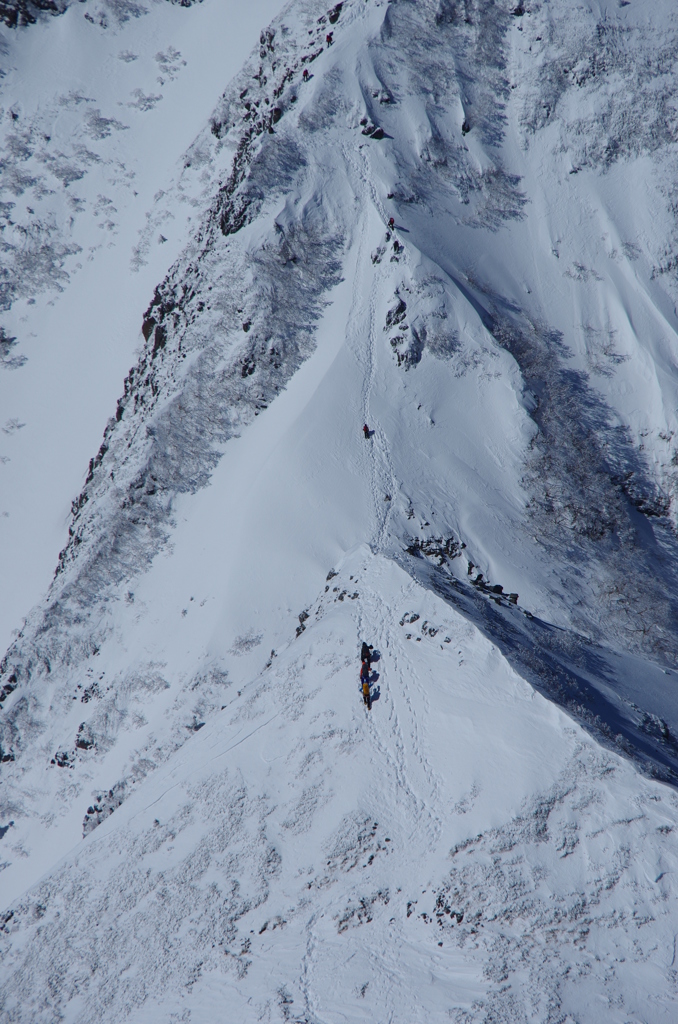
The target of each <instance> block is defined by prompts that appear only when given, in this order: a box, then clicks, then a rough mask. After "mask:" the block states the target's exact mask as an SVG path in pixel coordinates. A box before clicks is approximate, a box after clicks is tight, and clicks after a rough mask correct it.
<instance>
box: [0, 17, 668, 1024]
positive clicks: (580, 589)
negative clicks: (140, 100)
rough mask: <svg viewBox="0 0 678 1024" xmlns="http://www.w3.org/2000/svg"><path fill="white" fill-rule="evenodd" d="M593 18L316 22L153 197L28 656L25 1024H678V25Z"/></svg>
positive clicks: (13, 939)
mask: <svg viewBox="0 0 678 1024" xmlns="http://www.w3.org/2000/svg"><path fill="white" fill-rule="evenodd" d="M201 9H204V10H206V11H207V10H208V9H209V8H208V6H207V5H204V6H203V8H201ZM197 10H198V9H197V8H196V11H197ZM72 14H73V9H72V10H71V11H70V12H69V13H67V14H66V15H64V16H63V19H61V20H60V21H58V20H54V21H50V22H49V26H50V28H49V31H53V26H54V25H57V24H64V25H66V24H68V22H67V21H66V18H68V17H71V16H72ZM574 14H575V5H571V4H569V3H566V2H564V0H563V2H561V3H559V4H557V5H552V4H549V5H546V4H544V5H540V4H537V3H535V4H534V5H532V6H531V7H530V8H529V9H524V8H523V7H518V8H511V7H509V6H508V5H506V6H502V5H499V4H492V3H466V4H461V3H459V4H454V3H444V2H436V3H417V4H413V3H408V2H404V0H400V2H393V3H390V4H386V3H379V2H372V0H370V2H369V3H365V2H362V0H361V2H358V0H355V2H347V3H344V4H343V5H341V7H340V8H339V7H337V8H333V9H332V10H331V11H330V12H327V11H326V10H325V8H324V6H323V5H319V4H318V3H317V2H311V0H306V2H296V3H292V4H290V5H289V6H288V7H287V8H286V9H285V10H284V11H283V13H282V14H281V15H280V17H279V18H278V19H277V20H276V21H274V22H273V24H272V25H271V27H270V28H269V29H267V30H265V31H262V33H261V35H260V45H259V47H258V48H257V49H256V51H255V52H254V53H253V55H252V57H251V58H250V60H249V61H248V62H247V63H246V64H245V66H244V68H243V69H242V71H241V72H240V74H239V75H238V76H237V77H236V78H235V79H234V81H233V82H232V83H231V85H230V86H229V87H228V88H227V89H226V92H225V93H224V95H223V97H222V98H221V100H220V101H219V103H218V104H217V105H216V107H215V108H214V110H213V112H212V114H211V115H210V117H209V121H208V122H207V124H206V125H205V127H204V129H203V130H202V132H201V133H200V134H199V135H198V136H197V138H196V140H195V141H194V142H193V143H192V144H191V146H190V147H189V149H188V150H187V152H186V155H185V157H184V159H183V161H182V170H181V173H180V175H179V177H178V179H177V181H176V184H175V185H174V186H173V187H172V188H168V189H167V190H166V193H165V194H164V195H161V196H159V197H158V199H157V202H156V203H155V204H154V207H153V212H152V214H151V215H150V216H149V228H148V232H147V233H146V235H144V236H143V238H145V239H146V242H148V239H150V238H151V237H152V233H153V232H155V231H156V230H159V229H160V227H161V225H162V224H163V223H165V222H166V221H167V219H168V218H169V217H170V216H171V215H175V214H176V210H177V209H178V208H179V206H180V203H181V200H182V197H186V196H188V197H190V198H191V202H192V204H193V205H192V209H193V210H196V211H199V212H200V215H199V217H198V216H197V215H196V213H193V214H192V216H193V222H191V224H189V223H188V221H187V220H186V223H185V224H184V227H183V228H182V229H181V230H182V231H183V232H184V234H183V235H182V234H181V232H179V233H178V234H177V238H176V241H175V245H176V249H175V250H174V251H175V252H176V253H178V255H177V257H176V259H175V261H174V263H173V264H172V266H171V268H170V269H169V271H168V272H167V275H166V277H165V278H164V280H162V282H161V283H160V285H158V287H157V288H156V291H155V294H154V296H153V298H152V301H151V302H150V305H148V306H147V308H146V311H145V312H144V313H143V321H142V337H143V347H142V348H141V352H140V356H139V360H138V362H137V364H136V365H135V366H134V367H133V369H132V370H131V371H130V372H129V374H128V376H127V378H126V380H125V384H124V390H123V392H122V394H121V396H120V397H119V400H118V404H117V408H113V407H111V409H110V413H111V414H113V415H111V418H110V420H109V422H108V425H107V427H106V430H105V434H104V442H103V444H102V445H101V448H100V449H99V452H98V454H97V455H96V457H94V458H93V459H92V461H91V463H90V469H89V473H88V475H87V480H86V483H85V485H84V488H83V490H82V491H81V494H80V496H79V497H78V498H77V500H76V501H75V502H74V505H73V518H72V523H71V527H70V534H69V541H68V544H67V545H66V547H65V548H64V550H63V551H62V553H61V556H60V558H59V563H58V571H57V575H56V578H55V581H54V583H53V585H52V587H51V589H50V591H49V595H48V598H47V600H46V601H45V602H44V603H43V604H42V605H38V606H37V607H36V608H35V609H34V610H33V612H31V614H30V615H29V617H28V619H27V622H26V625H25V627H24V628H23V629H22V631H21V634H20V635H19V636H18V637H17V639H16V641H15V642H14V643H13V644H12V646H11V647H10V649H9V651H8V653H7V655H6V657H5V659H4V660H3V662H2V666H1V667H2V676H1V677H0V683H2V686H3V689H2V698H3V718H2V749H3V756H4V758H5V761H4V763H3V765H2V772H3V799H4V801H5V802H4V805H3V821H4V822H5V824H4V826H3V827H4V828H5V831H4V833H3V836H2V843H3V847H4V850H6V851H7V852H6V854H5V867H4V870H3V872H2V874H1V875H0V881H1V882H2V887H3V893H6V896H5V899H4V902H5V905H7V906H8V911H7V914H8V915H9V916H7V917H6V927H5V930H6V945H5V951H4V957H5V959H4V963H5V979H6V980H5V984H4V988H3V992H4V999H5V1002H4V1004H3V1012H4V1013H5V1015H6V1017H7V1019H8V1020H24V1019H25V1020H29V1019H30V1020H40V1019H45V1020H51V1019H53V1017H54V1016H55V1015H59V1014H63V1015H64V1016H65V1019H68V1020H80V1019H83V1020H84V1019H88V1020H120V1019H126V1017H127V1016H129V1015H131V1016H132V1019H139V1020H142V1019H143V1020H147V1019H153V1017H152V1015H153V1013H156V1016H157V1019H158V1020H161V1019H162V1020H165V1019H182V1014H183V1015H184V1016H183V1019H191V1017H192V1015H194V1017H193V1019H196V1020H197V1019H204V1018H205V1016H206V1015H210V1014H212V1015H215V1014H217V1013H221V1012H222V1010H221V1007H222V1006H224V1005H227V1006H228V1009H227V1011H226V1018H225V1019H229V1020H231V1019H238V1020H240V1019H245V1020H246V1019H250V1018H251V1019H253V1020H254V1019H273V1020H274V1019H288V1020H307V1021H310V1020H335V1019H339V1018H340V1017H342V1018H343V1019H351V1020H353V1019H355V1020H359V1019H362V1018H363V1017H364V1016H367V1014H370V1015H371V1016H375V1015H376V1016H377V1017H378V1019H382V1018H383V1019H384V1020H392V1021H398V1020H402V1021H412V1020H429V1019H436V1018H437V1017H442V1016H443V1015H445V1016H447V1017H450V1018H451V1019H456V1020H459V1021H462V1020H463V1021H468V1020H478V1021H481V1020H492V1019H499V1020H507V1021H508V1020H510V1021H523V1020H540V1021H541V1020H554V1021H555V1020H568V1019H571V1020H587V1019H590V1020H593V1019H595V1020H610V1021H612V1020H618V1019H622V1018H623V1019H645V1020H647V1019H649V1020H653V1021H655V1020H656V1021H659V1020H665V1019H666V1020H670V1019H672V1017H671V1011H672V1001H673V1000H675V972H674V966H675V965H674V960H675V949H674V945H675V940H674V937H675V934H676V932H677V931H678V929H677V928H676V920H675V912H674V909H673V906H674V901H672V896H673V888H672V887H673V880H672V879H673V875H672V866H673V854H672V846H671V833H672V830H673V829H674V828H675V824H676V812H677V809H678V805H677V804H676V799H675V795H674V793H673V790H672V789H670V788H668V787H666V786H665V785H662V784H660V783H659V782H657V781H649V780H645V779H643V778H642V777H641V776H639V775H638V774H637V773H636V770H635V768H634V767H632V766H631V765H629V764H628V763H625V762H623V761H622V760H620V756H619V754H618V753H616V752H614V751H611V750H610V747H617V748H618V749H619V751H620V752H622V753H624V754H626V755H628V756H630V757H631V758H632V759H633V760H634V761H635V762H636V765H637V766H639V767H642V768H643V769H644V770H645V771H646V773H647V774H650V775H655V776H657V777H658V778H661V779H664V780H667V781H670V782H673V781H675V777H676V770H677V768H678V747H677V746H676V741H675V740H674V735H676V734H678V708H677V707H676V701H675V698H674V695H673V692H672V691H673V686H672V684H673V677H674V667H673V666H674V664H675V653H676V629H675V604H674V597H673V594H674V592H675V587H674V582H675V571H676V564H677V563H676V557H675V534H674V527H675V507H674V502H675V496H674V488H675V465H674V462H673V460H674V448H673V432H674V430H675V408H676V402H675V398H676V396H675V387H676V373H675V354H676V335H675V326H676V311H675V309H674V305H673V304H674V296H673V291H674V290H675V289H674V279H673V277H672V275H673V273H674V271H673V256H672V255H671V253H672V247H673V245H674V241H673V234H674V232H675V226H674V224H675V221H674V219H673V214H672V212H671V211H672V209H673V207H672V202H673V200H672V191H671V189H672V184H671V182H672V180H673V175H674V160H675V143H674V141H673V140H674V137H675V130H674V110H673V107H672V104H671V95H672V94H673V90H674V86H675V60H676V55H677V54H678V41H677V40H676V32H675V29H674V27H673V25H672V22H671V9H670V7H669V5H658V6H657V7H655V8H653V11H652V17H651V18H650V17H649V16H647V14H644V13H643V12H642V11H636V10H635V8H632V7H630V5H626V6H624V7H622V8H619V7H617V6H616V5H615V6H612V5H610V6H606V5H604V4H603V5H598V6H596V7H595V8H594V9H592V10H590V11H582V10H579V8H576V15H577V16H576V18H575V17H574ZM195 16H196V17H197V14H196V15H195ZM662 19H664V20H662ZM40 27H41V28H42V26H40ZM31 31H33V29H31ZM328 31H332V32H333V42H332V44H331V46H329V47H328V46H327V45H326V42H325V36H326V34H327V32H328ZM658 33H660V34H661V38H662V40H663V42H662V46H661V47H660V50H659V51H657V49H656V45H655V42H656V38H657V34H658ZM304 68H307V69H310V75H309V80H308V81H307V82H304V81H303V80H302V69H304ZM622 98H623V104H622ZM648 126H651V127H648ZM603 138H604V142H603V141H602V140H603ZM149 173H150V172H149ZM639 183H641V184H642V195H640V196H639V197H638V201H636V202H634V204H633V206H631V205H630V204H629V195H636V194H637V190H638V187H639ZM634 189H635V190H636V191H635V192H634V191H633V190H634ZM391 215H393V216H394V217H395V219H396V228H395V232H391V231H389V230H387V228H386V221H387V219H388V217H389V216H391ZM196 220H198V221H199V223H198V226H197V227H195V226H193V224H194V222H195V221H196ZM135 230H136V224H135ZM184 239H185V240H186V244H185V247H184V248H183V249H182V250H181V252H179V246H180V244H181V243H182V240H184ZM144 244H146V243H144ZM163 244H164V243H163ZM161 248H162V247H161ZM142 251H143V252H145V251H147V250H144V249H143V246H141V247H139V246H137V249H136V255H137V256H138V254H139V253H140V252H142ZM156 266H157V265H156ZM143 272H144V273H145V271H143ZM77 280H78V278H74V279H73V282H72V283H71V284H69V285H68V287H67V288H66V290H65V292H64V295H63V299H64V300H65V299H66V298H67V297H68V296H70V295H77V292H76V291H74V290H73V289H74V288H75V286H76V282H77ZM149 298H150V296H149ZM60 301H62V300H60ZM69 301H70V300H69ZM29 365H30V364H26V367H19V368H17V370H16V371H15V373H16V375H19V374H22V373H24V372H25V370H26V369H27V368H28V366H29ZM363 421H367V422H368V424H369V425H370V426H371V427H372V436H371V437H370V439H369V440H365V439H363V437H362V434H361V431H360V427H361V425H362V423H363ZM332 567H334V569H333V568H332ZM336 570H338V575H334V573H335V571H336ZM362 638H366V639H368V640H371V641H372V642H374V643H375V645H376V646H377V647H378V649H379V651H380V658H379V660H378V661H377V663H376V665H375V669H376V671H377V673H378V678H375V680H374V685H375V688H376V689H375V697H376V698H377V699H375V702H374V707H373V710H372V712H371V714H370V716H369V717H366V712H365V711H364V710H363V708H362V707H361V705H360V702H359V697H358V694H357V687H356V681H357V680H356V676H357V672H356V669H357V660H356V655H357V649H358V647H357V645H358V641H359V640H360V639H362ZM269 651H270V652H271V653H270V654H269ZM526 681H527V682H526ZM528 683H529V684H531V686H530V685H528ZM535 690H536V691H540V693H541V694H545V695H547V696H548V697H550V698H551V699H552V701H555V702H557V703H559V704H561V705H563V706H564V707H565V708H566V709H567V711H568V712H569V714H570V717H569V718H567V717H565V715H564V714H563V712H562V711H560V710H558V709H557V708H556V707H554V705H553V703H552V702H547V701H545V700H544V699H543V696H541V695H540V693H536V692H535ZM573 719H578V720H579V722H580V723H582V724H583V725H584V726H585V727H586V729H587V730H588V732H589V735H588V736H587V735H586V734H584V733H583V732H582V729H581V727H580V724H578V723H577V722H576V721H573ZM590 734H593V736H594V737H595V738H596V739H597V740H600V741H602V744H603V746H602V747H601V746H597V744H596V742H595V741H594V739H592V738H591V735H590ZM629 806H630V807H631V810H629ZM10 821H11V825H10ZM156 822H157V824H156ZM375 823H376V825H375ZM382 829H384V830H386V831H383V832H382ZM83 835H84V836H85V838H84V841H83V840H81V838H80V837H81V836H83ZM382 836H383V838H382ZM476 837H477V838H476ZM387 838H388V840H389V843H388V844H387V842H386V839H387ZM451 850H452V851H454V852H453V853H452V854H451V853H450V851H451ZM370 858H373V859H372V860H370ZM41 876H44V878H43V880H42V881H40V878H41ZM23 892H25V893H26V895H25V896H23V897H21V898H20V899H19V900H18V901H16V897H17V896H18V895H19V894H21V893H23ZM415 899H418V900H419V901H420V903H422V906H421V907H419V905H418V904H417V905H415V903H414V901H415ZM426 900H428V901H429V902H428V903H427V902H426ZM12 901H16V902H14V903H12ZM10 904H11V906H10ZM408 904H409V907H408ZM453 911H454V914H453V913H452V912H453ZM422 915H425V916H422ZM437 920H438V921H440V922H446V923H434V922H436V921H437ZM83 922H86V924H83ZM144 922H145V923H144ZM264 925H265V926H266V927H264ZM260 929H261V930H260ZM433 932H436V933H439V934H437V935H436V936H435V937H434V936H433V934H432V933H433ZM440 942H442V943H443V945H442V947H441V946H440V945H439V943H440ZM349 946H350V947H351V948H350V949H349V948H348V947H349ZM631 963H633V967H631V966H630V965H631ZM341 965H343V966H341ZM121 976H122V979H123V980H122V981H121V980H120V979H121ZM431 977H434V978H435V979H436V984H434V985H432V984H431ZM365 986H366V987H365ZM46 993H49V994H48V995H46ZM422 993H424V994H423V995H422ZM163 1000H164V1001H163ZM371 1000H372V1002H370V1001H371ZM224 1001H226V1003H225V1004H224ZM592 1005H595V1007H596V1010H595V1015H592V1011H591V1009H590V1007H591V1006H592ZM605 1014H607V1016H605ZM173 1015H175V1016H173ZM568 1015H569V1017H568Z"/></svg>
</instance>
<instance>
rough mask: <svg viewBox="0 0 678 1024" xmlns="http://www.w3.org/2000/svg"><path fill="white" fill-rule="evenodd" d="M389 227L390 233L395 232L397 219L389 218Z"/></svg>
mask: <svg viewBox="0 0 678 1024" xmlns="http://www.w3.org/2000/svg"><path fill="white" fill-rule="evenodd" d="M388 227H389V231H393V230H394V228H395V217H389V218H388Z"/></svg>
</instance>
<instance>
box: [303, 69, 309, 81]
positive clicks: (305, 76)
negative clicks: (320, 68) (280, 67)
mask: <svg viewBox="0 0 678 1024" xmlns="http://www.w3.org/2000/svg"><path fill="white" fill-rule="evenodd" d="M301 77H302V78H303V80H304V81H305V82H308V68H304V71H303V74H302V76H301Z"/></svg>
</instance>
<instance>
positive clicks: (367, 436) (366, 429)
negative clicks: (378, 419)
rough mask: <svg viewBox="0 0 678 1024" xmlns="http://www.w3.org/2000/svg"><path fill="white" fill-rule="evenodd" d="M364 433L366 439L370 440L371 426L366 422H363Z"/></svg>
mask: <svg viewBox="0 0 678 1024" xmlns="http://www.w3.org/2000/svg"><path fill="white" fill-rule="evenodd" d="M363 434H364V435H365V439H366V440H369V437H370V428H369V427H368V426H367V424H366V423H363Z"/></svg>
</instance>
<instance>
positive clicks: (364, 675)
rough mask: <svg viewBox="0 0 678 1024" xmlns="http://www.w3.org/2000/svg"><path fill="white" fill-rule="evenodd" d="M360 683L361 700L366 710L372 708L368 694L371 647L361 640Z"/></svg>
mask: <svg viewBox="0 0 678 1024" xmlns="http://www.w3.org/2000/svg"><path fill="white" fill-rule="evenodd" d="M360 662H361V664H360V684H361V686H362V691H363V701H364V704H365V707H366V708H367V710H368V711H371V710H372V697H371V696H370V668H371V665H372V648H371V647H370V645H369V644H366V643H365V641H364V640H363V645H362V648H361V650H360Z"/></svg>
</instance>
